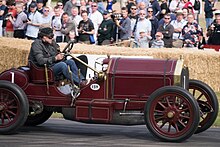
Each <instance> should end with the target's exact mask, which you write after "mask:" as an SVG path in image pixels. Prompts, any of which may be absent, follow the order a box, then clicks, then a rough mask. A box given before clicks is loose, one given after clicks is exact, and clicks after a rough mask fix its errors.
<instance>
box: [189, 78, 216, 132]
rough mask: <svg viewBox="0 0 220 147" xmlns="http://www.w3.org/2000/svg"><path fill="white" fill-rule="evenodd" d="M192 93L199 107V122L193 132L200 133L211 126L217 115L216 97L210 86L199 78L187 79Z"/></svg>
mask: <svg viewBox="0 0 220 147" xmlns="http://www.w3.org/2000/svg"><path fill="white" fill-rule="evenodd" d="M189 92H190V93H192V95H193V96H194V98H195V99H196V100H197V102H198V104H199V107H200V123H199V126H198V129H197V130H196V132H195V133H200V132H203V131H205V130H207V129H208V128H210V127H211V126H212V124H213V123H214V122H215V120H216V118H217V116H218V109H219V106H218V99H217V96H216V94H215V92H214V91H213V90H212V88H211V87H210V86H208V85H207V84H205V83H203V82H202V81H199V80H190V81H189Z"/></svg>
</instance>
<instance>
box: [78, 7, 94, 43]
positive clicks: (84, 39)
mask: <svg viewBox="0 0 220 147" xmlns="http://www.w3.org/2000/svg"><path fill="white" fill-rule="evenodd" d="M81 16H82V18H83V20H81V21H80V22H79V26H78V33H79V42H80V43H85V44H92V43H94V42H92V40H91V41H90V36H91V35H92V36H91V37H94V36H93V35H94V33H95V30H94V25H93V23H92V21H91V20H90V19H89V17H88V12H87V11H82V14H81Z"/></svg>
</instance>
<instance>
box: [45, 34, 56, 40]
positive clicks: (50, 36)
mask: <svg viewBox="0 0 220 147" xmlns="http://www.w3.org/2000/svg"><path fill="white" fill-rule="evenodd" d="M46 37H47V38H49V39H53V37H54V34H50V35H48V36H46Z"/></svg>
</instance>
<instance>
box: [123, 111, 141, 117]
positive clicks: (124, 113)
mask: <svg viewBox="0 0 220 147" xmlns="http://www.w3.org/2000/svg"><path fill="white" fill-rule="evenodd" d="M119 115H141V116H144V113H137V112H136V113H135V112H134V113H132V112H130V113H126V112H119Z"/></svg>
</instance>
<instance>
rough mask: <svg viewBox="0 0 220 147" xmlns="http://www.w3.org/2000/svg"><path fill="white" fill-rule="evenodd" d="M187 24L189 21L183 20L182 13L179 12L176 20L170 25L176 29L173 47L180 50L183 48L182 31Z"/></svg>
mask: <svg viewBox="0 0 220 147" xmlns="http://www.w3.org/2000/svg"><path fill="white" fill-rule="evenodd" d="M186 23H187V21H186V20H184V19H183V13H182V11H181V10H178V11H177V13H176V20H172V21H171V23H170V24H171V25H172V26H173V27H174V33H173V47H176V48H180V47H182V46H183V41H182V40H183V37H182V29H183V27H184V26H185V25H186Z"/></svg>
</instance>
